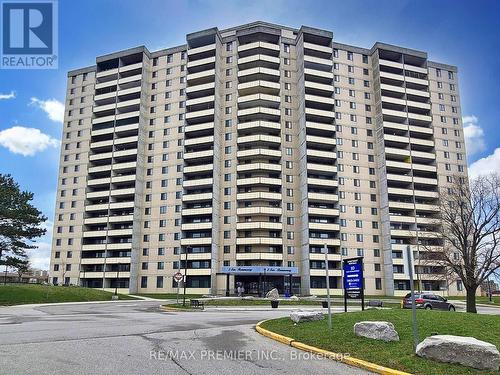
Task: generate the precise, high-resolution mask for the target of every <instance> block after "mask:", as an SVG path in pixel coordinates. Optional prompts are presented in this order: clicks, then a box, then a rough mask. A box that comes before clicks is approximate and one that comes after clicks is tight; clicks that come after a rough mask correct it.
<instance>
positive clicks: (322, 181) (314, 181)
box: [307, 177, 339, 187]
mask: <svg viewBox="0 0 500 375" xmlns="http://www.w3.org/2000/svg"><path fill="white" fill-rule="evenodd" d="M307 184H308V185H311V186H324V187H332V186H338V184H339V183H338V181H337V180H327V179H326V178H311V177H308V178H307Z"/></svg>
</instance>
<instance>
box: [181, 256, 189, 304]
mask: <svg viewBox="0 0 500 375" xmlns="http://www.w3.org/2000/svg"><path fill="white" fill-rule="evenodd" d="M190 248H191V247H190V246H186V248H185V250H184V253H185V254H186V257H185V260H184V279H183V284H184V285H183V286H184V292H183V296H182V306H186V283H187V262H188V249H190Z"/></svg>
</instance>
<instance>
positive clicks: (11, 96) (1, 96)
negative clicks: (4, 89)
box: [0, 91, 16, 100]
mask: <svg viewBox="0 0 500 375" xmlns="http://www.w3.org/2000/svg"><path fill="white" fill-rule="evenodd" d="M15 98H16V93H15V92H14V91H11V92H10V94H2V93H0V100H8V99H15Z"/></svg>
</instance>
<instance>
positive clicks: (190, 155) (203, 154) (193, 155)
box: [184, 150, 214, 160]
mask: <svg viewBox="0 0 500 375" xmlns="http://www.w3.org/2000/svg"><path fill="white" fill-rule="evenodd" d="M213 156H214V150H204V151H192V152H185V153H184V160H194V159H208V158H213Z"/></svg>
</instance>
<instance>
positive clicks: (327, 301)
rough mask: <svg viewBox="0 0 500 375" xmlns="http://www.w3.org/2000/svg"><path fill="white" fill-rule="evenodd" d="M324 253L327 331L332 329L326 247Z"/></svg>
mask: <svg viewBox="0 0 500 375" xmlns="http://www.w3.org/2000/svg"><path fill="white" fill-rule="evenodd" d="M323 252H324V253H325V272H326V303H327V305H328V329H330V330H331V329H332V312H331V309H330V277H329V276H328V246H326V244H325V245H324V246H323Z"/></svg>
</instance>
